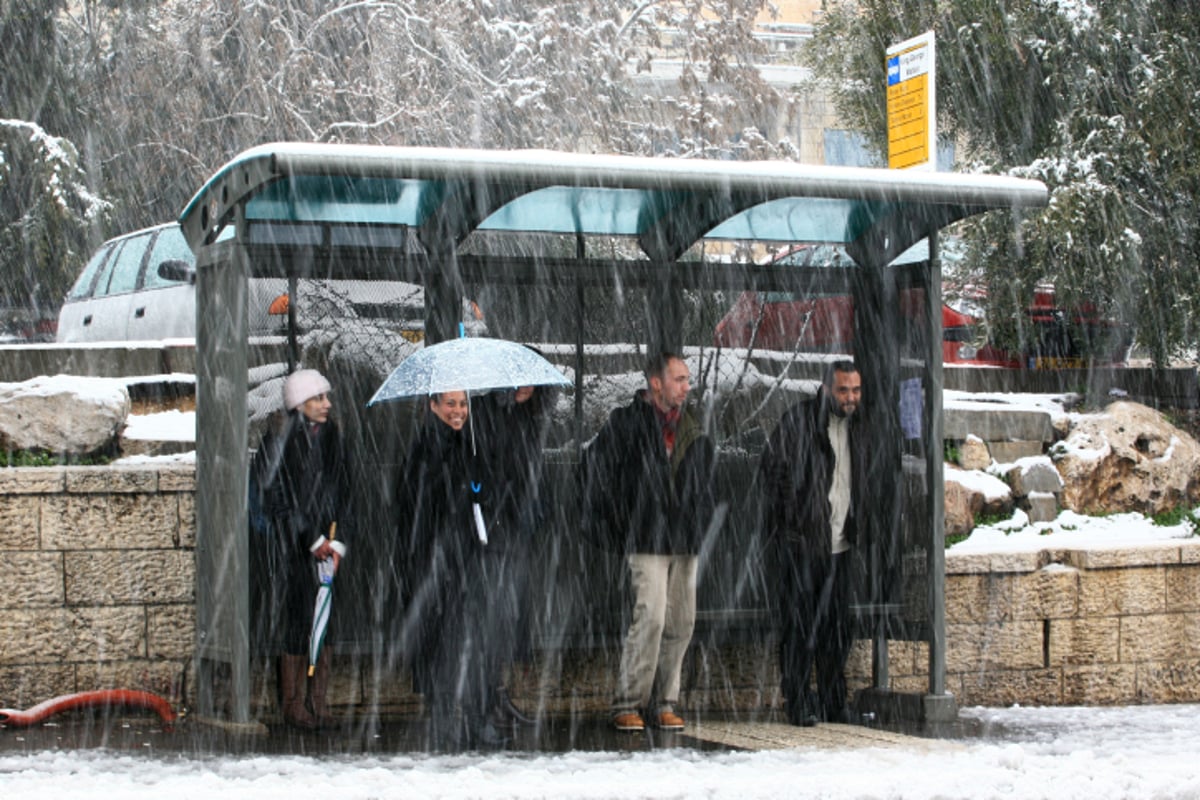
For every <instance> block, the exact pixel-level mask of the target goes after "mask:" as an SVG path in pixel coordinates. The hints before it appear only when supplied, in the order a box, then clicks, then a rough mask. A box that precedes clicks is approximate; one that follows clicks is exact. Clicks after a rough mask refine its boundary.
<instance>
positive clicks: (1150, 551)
mask: <svg viewBox="0 0 1200 800" xmlns="http://www.w3.org/2000/svg"><path fill="white" fill-rule="evenodd" d="M1068 558H1069V559H1070V561H1071V563H1072V564H1074V565H1075V566H1077V567H1079V568H1080V569H1109V568H1120V569H1128V568H1130V567H1152V566H1157V565H1159V564H1162V565H1174V564H1178V563H1179V562H1180V555H1179V547H1178V545H1174V544H1150V545H1138V546H1134V547H1096V548H1092V549H1088V550H1071V551H1069V555H1068Z"/></svg>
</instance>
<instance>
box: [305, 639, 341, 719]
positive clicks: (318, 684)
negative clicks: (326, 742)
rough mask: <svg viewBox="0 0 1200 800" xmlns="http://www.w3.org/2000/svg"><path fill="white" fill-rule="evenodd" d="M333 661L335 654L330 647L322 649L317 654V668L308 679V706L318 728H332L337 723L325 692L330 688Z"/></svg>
mask: <svg viewBox="0 0 1200 800" xmlns="http://www.w3.org/2000/svg"><path fill="white" fill-rule="evenodd" d="M332 662H333V656H332V654H331V653H330V651H329V648H324V649H322V650H321V655H319V656H317V664H316V670H314V671H313V675H312V677H311V678H309V679H308V708H309V710H310V711H311V712H312V715H313V719H314V720H315V721H316V724H317V727H318V728H332V727H333V726H334V725H336V724H337V720H336V719H335V718H334V717H333V715H332V714H330V713H329V706H328V705H327V704H326V702H325V693H326V692H327V691H328V690H329V677H330V674H331V673H332V671H333V669H332Z"/></svg>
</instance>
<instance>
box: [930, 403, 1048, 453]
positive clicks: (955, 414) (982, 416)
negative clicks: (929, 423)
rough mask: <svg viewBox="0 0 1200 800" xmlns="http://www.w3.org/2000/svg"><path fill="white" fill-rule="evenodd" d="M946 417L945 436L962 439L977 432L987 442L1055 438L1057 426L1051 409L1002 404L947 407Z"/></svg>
mask: <svg viewBox="0 0 1200 800" xmlns="http://www.w3.org/2000/svg"><path fill="white" fill-rule="evenodd" d="M979 405H980V406H983V405H984V404H982V403H981V404H979ZM942 420H943V423H942V426H943V431H942V437H943V438H945V439H959V440H962V439H966V438H967V437H968V436H970V435H971V434H975V435H976V436H978V437H979V438H980V439H983V440H984V441H985V442H1020V441H1026V442H1049V441H1053V440H1054V426H1053V425H1052V424H1051V423H1050V414H1049V412H1047V411H1037V410H1032V409H1021V408H1009V407H1005V406H1002V405H998V404H997V405H993V406H992V407H990V408H984V407H980V408H957V407H956V408H947V409H945V410H944V412H943V414H942ZM993 455H994V453H993Z"/></svg>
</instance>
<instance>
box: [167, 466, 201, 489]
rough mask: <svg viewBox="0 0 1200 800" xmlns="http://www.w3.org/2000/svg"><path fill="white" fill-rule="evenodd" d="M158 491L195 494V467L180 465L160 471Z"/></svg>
mask: <svg viewBox="0 0 1200 800" xmlns="http://www.w3.org/2000/svg"><path fill="white" fill-rule="evenodd" d="M158 490H159V491H160V492H189V493H191V492H195V491H196V467H195V465H194V464H180V465H178V466H172V467H169V468H165V469H162V470H160V471H159V473H158Z"/></svg>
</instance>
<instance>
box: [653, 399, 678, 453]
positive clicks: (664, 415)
mask: <svg viewBox="0 0 1200 800" xmlns="http://www.w3.org/2000/svg"><path fill="white" fill-rule="evenodd" d="M650 405H652V406H654V416H655V417H657V418H658V425H659V427H660V428H662V436H663V444H664V445H666V447H667V456H668V457H670V456H671V454H672V453H673V452H674V451H675V430H676V428H677V427H678V426H679V416H680V414H681V413H682V410H681V409H679V408H672V409H671V410H670V411H663V410H662V409H661V408H659V407H658V406H657V405H655V404H654V403H651V404H650Z"/></svg>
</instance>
